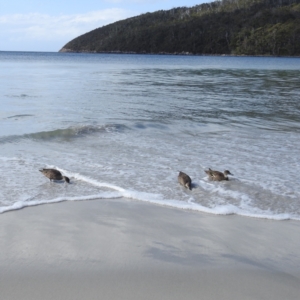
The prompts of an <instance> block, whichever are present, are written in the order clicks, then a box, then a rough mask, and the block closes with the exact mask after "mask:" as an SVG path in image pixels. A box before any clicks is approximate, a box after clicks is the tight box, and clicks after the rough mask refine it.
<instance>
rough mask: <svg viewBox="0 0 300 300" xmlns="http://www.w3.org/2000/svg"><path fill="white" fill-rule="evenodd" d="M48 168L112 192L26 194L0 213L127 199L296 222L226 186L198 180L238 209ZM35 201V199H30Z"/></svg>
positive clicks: (216, 213)
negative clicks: (235, 202) (231, 200)
mask: <svg viewBox="0 0 300 300" xmlns="http://www.w3.org/2000/svg"><path fill="white" fill-rule="evenodd" d="M1 159H2V160H3V159H4V160H18V159H17V158H10V159H8V158H3V157H2V158H1ZM47 167H49V168H56V169H58V170H60V171H61V172H62V173H63V174H64V175H66V176H68V177H70V178H71V180H78V181H83V182H85V183H87V184H89V185H93V186H95V187H99V188H103V187H104V188H109V189H111V190H112V191H102V192H101V193H97V194H90V195H85V196H61V197H55V198H53V199H42V198H41V199H38V197H39V196H34V197H30V196H29V195H28V197H27V199H25V196H24V197H22V198H21V199H22V200H21V201H17V202H15V203H13V204H11V205H7V206H2V207H0V213H4V212H7V211H11V210H18V209H22V208H25V207H30V206H36V205H42V204H51V203H59V202H63V201H88V200H96V199H115V198H122V197H125V198H130V199H134V200H139V201H144V202H148V203H152V204H157V205H162V206H166V207H172V208H178V209H184V210H192V211H198V212H203V213H209V214H214V215H240V216H246V217H252V218H261V219H270V220H299V221H300V218H299V217H298V216H294V215H292V214H287V213H282V214H275V213H274V212H271V211H269V210H261V209H259V208H255V207H251V206H250V205H248V203H249V202H251V199H250V198H249V197H247V195H244V194H242V193H240V192H237V191H232V190H226V189H225V187H226V185H224V186H223V185H222V184H214V183H211V182H209V181H205V180H200V181H199V186H200V187H201V188H202V189H203V190H206V191H210V192H216V193H218V194H220V195H225V196H228V195H229V196H231V197H233V198H235V199H240V200H241V203H240V205H239V207H238V206H236V205H233V204H229V203H226V204H224V205H221V204H220V205H215V206H214V207H207V206H204V205H201V204H200V203H196V202H195V201H194V197H193V193H191V194H190V198H189V199H188V200H186V201H182V200H176V199H166V198H165V197H164V196H163V195H162V194H159V193H146V192H141V191H135V190H130V189H125V188H122V187H120V186H117V185H114V184H110V183H106V182H101V181H98V180H96V179H93V178H91V177H88V176H84V175H82V174H80V173H74V172H70V171H68V170H65V169H62V168H58V167H56V166H52V165H51V166H50V165H48V166H47ZM32 199H35V200H32Z"/></svg>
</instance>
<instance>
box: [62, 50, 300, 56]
mask: <svg viewBox="0 0 300 300" xmlns="http://www.w3.org/2000/svg"><path fill="white" fill-rule="evenodd" d="M57 53H86V54H132V55H171V56H218V57H219V56H220V57H268V58H269V57H282V58H300V56H299V55H296V56H286V55H270V54H261V55H246V54H209V53H190V52H158V53H152V52H135V51H76V50H72V49H65V48H62V49H60V50H59V51H58V52H57Z"/></svg>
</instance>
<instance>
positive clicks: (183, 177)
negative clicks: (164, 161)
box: [178, 172, 192, 190]
mask: <svg viewBox="0 0 300 300" xmlns="http://www.w3.org/2000/svg"><path fill="white" fill-rule="evenodd" d="M178 182H179V183H180V184H181V185H183V186H184V187H186V188H188V189H190V190H191V189H192V180H191V178H190V176H189V175H187V174H185V173H183V172H179V174H178Z"/></svg>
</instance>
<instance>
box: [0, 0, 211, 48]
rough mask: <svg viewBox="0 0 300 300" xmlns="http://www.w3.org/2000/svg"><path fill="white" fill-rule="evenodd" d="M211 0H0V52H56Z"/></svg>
mask: <svg viewBox="0 0 300 300" xmlns="http://www.w3.org/2000/svg"><path fill="white" fill-rule="evenodd" d="M207 2H211V0H207V1H206V0H0V51H45V52H57V51H59V50H60V49H61V48H62V47H63V46H64V45H65V44H66V43H67V42H69V41H70V40H72V39H73V38H76V37H77V36H79V35H81V34H84V33H86V32H89V31H91V30H93V29H96V28H99V27H102V26H104V25H107V24H110V23H113V22H116V21H118V20H123V19H126V18H129V17H133V16H138V15H140V14H143V13H146V12H153V11H157V10H161V9H163V10H168V9H171V8H174V7H182V6H194V5H197V4H201V3H207Z"/></svg>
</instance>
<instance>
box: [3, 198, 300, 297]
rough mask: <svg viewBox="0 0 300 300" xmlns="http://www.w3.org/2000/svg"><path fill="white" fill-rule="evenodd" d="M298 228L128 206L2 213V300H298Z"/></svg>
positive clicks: (114, 203) (66, 205) (94, 203)
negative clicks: (185, 299) (59, 299)
mask: <svg viewBox="0 0 300 300" xmlns="http://www.w3.org/2000/svg"><path fill="white" fill-rule="evenodd" d="M299 229H300V223H299V222H297V221H292V220H289V221H282V222H278V221H272V220H259V219H253V218H245V217H241V216H236V215H233V216H214V215H208V214H205V213H199V212H193V211H184V210H178V209H176V208H170V207H161V206H158V205H151V204H149V203H145V202H140V201H135V200H127V199H124V198H120V199H110V200H104V199H101V200H91V201H78V202H69V201H66V202H61V203H59V204H47V205H40V206H34V207H31V208H27V209H22V210H17V211H12V212H10V213H5V214H1V215H0V237H1V239H0V243H1V244H0V246H1V249H2V251H1V253H2V254H1V256H0V264H1V268H2V270H3V272H1V275H0V288H1V294H2V295H3V299H10V300H13V299H21V298H22V299H25V300H26V299H28V300H29V299H58V298H61V299H99V296H100V297H101V299H131V300H135V299H172V300H174V299H184V298H189V299H199V295H201V299H219V298H221V297H222V299H225V300H227V299H228V300H229V299H275V300H276V299H278V300H279V299H297V297H298V295H299V293H300V287H299V282H300V271H299V270H300V268H299V267H300V253H299V248H300V241H299Z"/></svg>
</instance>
